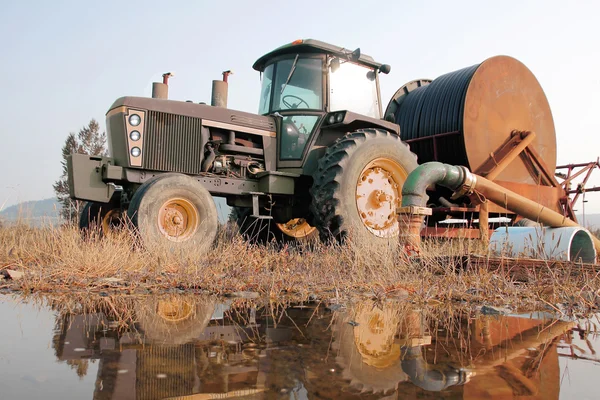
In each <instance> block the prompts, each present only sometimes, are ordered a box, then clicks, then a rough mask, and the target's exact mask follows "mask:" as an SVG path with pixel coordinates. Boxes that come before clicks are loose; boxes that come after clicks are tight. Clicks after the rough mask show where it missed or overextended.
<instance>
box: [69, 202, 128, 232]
mask: <svg viewBox="0 0 600 400" xmlns="http://www.w3.org/2000/svg"><path fill="white" fill-rule="evenodd" d="M122 223H123V219H122V215H121V207H120V206H119V205H118V204H115V203H95V202H88V203H86V204H85V206H84V207H83V210H82V211H81V215H80V216H79V229H80V230H81V231H83V232H88V231H90V230H96V231H98V232H99V233H100V234H104V233H106V232H110V231H113V230H115V229H117V228H119V227H120V226H121V225H122Z"/></svg>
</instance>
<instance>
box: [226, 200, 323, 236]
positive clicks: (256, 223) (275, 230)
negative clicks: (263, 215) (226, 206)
mask: <svg viewBox="0 0 600 400" xmlns="http://www.w3.org/2000/svg"><path fill="white" fill-rule="evenodd" d="M234 213H235V214H234V215H235V220H236V223H237V225H238V227H239V230H240V233H241V234H242V236H243V237H244V239H245V240H246V241H248V242H249V243H253V244H266V243H270V242H272V241H275V242H277V243H290V242H302V243H304V242H311V241H314V240H316V239H317V238H318V236H319V231H318V230H317V229H316V228H315V227H313V226H311V225H310V224H309V223H308V222H306V220H305V219H304V218H294V219H291V220H289V221H288V222H286V223H276V222H273V220H272V219H256V218H254V217H253V216H252V209H251V208H242V207H234Z"/></svg>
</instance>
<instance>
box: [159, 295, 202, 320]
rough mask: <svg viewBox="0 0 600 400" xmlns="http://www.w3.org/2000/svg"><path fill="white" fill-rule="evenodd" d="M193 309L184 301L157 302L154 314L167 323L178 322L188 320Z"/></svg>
mask: <svg viewBox="0 0 600 400" xmlns="http://www.w3.org/2000/svg"><path fill="white" fill-rule="evenodd" d="M193 310H194V308H193V307H192V305H191V304H190V303H188V302H186V301H182V300H179V299H171V300H159V302H158V305H157V307H156V313H157V314H158V316H159V317H161V318H162V319H164V320H165V321H168V322H178V321H183V320H186V319H188V318H189V317H190V316H191V315H192V312H193Z"/></svg>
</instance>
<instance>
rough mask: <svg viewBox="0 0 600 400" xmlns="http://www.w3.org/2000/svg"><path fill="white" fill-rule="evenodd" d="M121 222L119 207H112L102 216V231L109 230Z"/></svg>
mask: <svg viewBox="0 0 600 400" xmlns="http://www.w3.org/2000/svg"><path fill="white" fill-rule="evenodd" d="M120 223H121V209H120V208H113V209H112V210H109V211H108V212H107V213H106V215H105V216H104V217H103V218H102V232H110V231H111V230H113V229H114V228H115V227H117V226H118V225H119V224H120Z"/></svg>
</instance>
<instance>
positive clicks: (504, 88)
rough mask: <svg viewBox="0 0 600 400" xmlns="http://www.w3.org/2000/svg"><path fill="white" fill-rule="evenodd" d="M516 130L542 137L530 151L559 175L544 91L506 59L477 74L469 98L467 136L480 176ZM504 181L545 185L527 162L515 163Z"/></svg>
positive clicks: (469, 152)
mask: <svg viewBox="0 0 600 400" xmlns="http://www.w3.org/2000/svg"><path fill="white" fill-rule="evenodd" d="M514 129H518V130H521V131H532V132H535V133H536V138H535V140H534V141H533V143H532V145H531V146H529V147H531V148H533V149H534V150H535V152H536V153H537V154H538V155H539V157H538V158H539V159H540V160H542V159H543V160H544V162H545V164H546V166H547V171H551V172H552V171H554V169H555V167H556V134H555V129H554V121H553V119H552V112H551V111H550V105H549V104H548V100H547V99H546V95H545V94H544V91H543V90H542V88H541V86H540V84H539V82H538V81H537V79H536V78H535V76H534V75H533V73H532V72H531V71H530V70H529V69H528V68H527V67H526V66H525V65H523V64H522V63H521V62H519V61H517V60H515V59H514V58H511V57H506V56H498V57H492V58H490V59H488V60H486V61H484V62H483V63H481V64H480V65H479V67H478V68H477V71H476V72H475V73H474V74H473V77H472V78H471V81H470V83H469V88H468V90H467V94H466V98H465V107H464V122H463V127H462V131H463V137H464V143H465V148H466V152H467V155H468V158H469V164H470V167H471V170H473V171H475V170H478V169H479V167H480V166H481V165H482V164H483V163H484V162H485V161H486V158H487V157H488V155H489V153H490V152H492V151H495V150H496V149H498V148H500V146H502V144H503V143H504V142H505V141H506V139H507V138H508V136H509V135H510V132H512V131H513V130H514ZM498 179H499V180H502V181H508V182H517V183H530V184H538V183H539V182H537V181H535V180H534V179H533V178H532V177H531V174H530V172H529V171H528V169H527V167H526V166H525V164H524V163H523V162H515V163H511V164H510V165H509V166H507V167H506V169H505V170H504V171H503V172H502V173H501V174H500V175H498Z"/></svg>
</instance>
